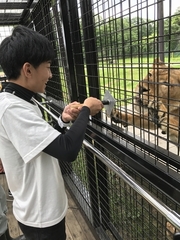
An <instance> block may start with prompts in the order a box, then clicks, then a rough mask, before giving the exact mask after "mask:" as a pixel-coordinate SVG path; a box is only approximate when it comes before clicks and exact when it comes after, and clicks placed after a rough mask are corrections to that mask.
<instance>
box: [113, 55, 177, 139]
mask: <svg viewBox="0 0 180 240" xmlns="http://www.w3.org/2000/svg"><path fill="white" fill-rule="evenodd" d="M135 93H136V95H135V96H134V97H133V104H132V108H133V109H132V110H133V111H132V112H133V113H127V112H125V111H124V112H123V110H116V109H113V110H112V112H111V120H112V121H113V122H115V123H121V124H124V126H127V125H133V126H135V127H139V128H145V129H148V130H150V129H153V130H154V129H157V128H160V129H161V131H162V133H163V134H167V136H168V138H169V139H170V140H171V141H172V142H173V143H178V142H179V125H180V69H176V68H169V67H168V66H167V65H166V64H165V63H164V62H162V61H161V60H159V59H155V60H154V63H153V66H152V70H151V71H149V73H148V74H147V76H146V77H145V78H144V79H143V80H142V81H140V82H139V84H138V85H137V86H136V88H135Z"/></svg>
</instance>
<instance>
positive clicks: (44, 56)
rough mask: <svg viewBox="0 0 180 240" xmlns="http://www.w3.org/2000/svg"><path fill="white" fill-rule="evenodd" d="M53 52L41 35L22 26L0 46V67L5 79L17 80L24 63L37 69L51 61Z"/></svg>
mask: <svg viewBox="0 0 180 240" xmlns="http://www.w3.org/2000/svg"><path fill="white" fill-rule="evenodd" d="M53 58H54V50H53V46H52V45H51V42H50V41H49V40H48V39H47V38H46V37H45V36H43V35H42V34H40V33H38V32H36V31H34V30H32V29H30V28H28V27H25V26H22V25H19V26H17V27H15V28H14V29H13V32H12V34H11V35H10V36H9V37H6V38H5V39H4V40H3V41H2V43H1V44H0V65H1V67H2V69H3V71H4V73H5V75H6V77H7V79H9V80H10V79H17V78H18V77H19V76H20V70H21V68H22V67H23V65H24V63H26V62H28V63H30V64H31V65H32V66H33V67H35V68H37V67H38V66H39V65H40V64H41V63H43V62H46V61H52V60H53Z"/></svg>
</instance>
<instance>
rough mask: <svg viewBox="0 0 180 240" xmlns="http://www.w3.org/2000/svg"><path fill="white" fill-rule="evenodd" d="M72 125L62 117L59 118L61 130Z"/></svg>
mask: <svg viewBox="0 0 180 240" xmlns="http://www.w3.org/2000/svg"><path fill="white" fill-rule="evenodd" d="M70 124H71V122H64V121H63V119H62V117H61V116H60V117H59V118H58V125H59V126H60V127H61V128H63V127H68V126H70Z"/></svg>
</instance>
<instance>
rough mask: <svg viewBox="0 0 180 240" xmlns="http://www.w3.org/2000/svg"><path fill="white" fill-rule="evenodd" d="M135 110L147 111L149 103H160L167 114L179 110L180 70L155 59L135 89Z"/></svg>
mask: <svg viewBox="0 0 180 240" xmlns="http://www.w3.org/2000/svg"><path fill="white" fill-rule="evenodd" d="M135 92H136V95H135V97H134V104H135V109H136V110H137V111H138V112H141V111H142V110H143V111H144V110H145V109H147V107H148V105H149V103H150V102H151V101H161V102H162V103H163V104H164V105H165V106H166V108H167V109H169V112H172V111H174V110H175V109H177V108H179V101H180V70H179V69H175V68H174V69H173V68H170V67H168V66H167V65H165V64H164V63H163V62H162V61H160V60H158V59H155V60H154V64H153V67H152V70H151V71H149V73H148V74H147V76H146V77H145V78H144V79H143V80H142V81H140V83H139V84H138V85H137V87H136V88H135Z"/></svg>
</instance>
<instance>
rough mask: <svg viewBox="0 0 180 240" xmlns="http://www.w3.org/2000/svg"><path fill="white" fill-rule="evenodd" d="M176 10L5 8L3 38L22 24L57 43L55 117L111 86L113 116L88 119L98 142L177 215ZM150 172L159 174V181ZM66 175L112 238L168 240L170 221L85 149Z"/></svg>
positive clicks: (112, 4) (111, 0)
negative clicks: (98, 137) (71, 103)
mask: <svg viewBox="0 0 180 240" xmlns="http://www.w3.org/2000/svg"><path fill="white" fill-rule="evenodd" d="M179 6H180V4H179V3H178V1H176V2H175V1H172V0H165V1H160V0H148V1H143V0H136V1H127V0H121V1H116V0H99V1H94V0H92V1H91V0H87V1H81V0H80V1H70V0H66V1H50V0H43V1H42V0H39V1H20V0H19V1H18V0H12V1H7V0H2V1H1V3H0V34H1V35H0V40H2V39H3V38H4V37H6V36H8V35H9V34H10V32H11V30H12V28H13V26H15V25H17V24H23V25H26V26H28V27H31V28H33V29H34V30H36V31H38V32H40V33H42V34H43V35H45V36H46V37H47V38H48V39H49V40H50V41H51V42H52V44H53V46H54V50H55V55H56V57H55V59H54V61H53V63H52V67H51V69H52V73H53V78H52V79H51V81H49V82H48V85H47V88H46V97H49V98H50V99H51V100H52V101H53V102H54V103H56V104H54V106H55V107H56V108H55V109H56V111H55V110H52V108H51V107H50V109H51V110H52V111H54V112H55V113H56V114H59V112H61V111H62V108H63V106H61V107H60V108H58V107H57V105H58V104H62V103H63V104H64V105H65V104H67V103H69V102H71V101H75V100H77V101H79V102H83V101H84V99H85V98H86V97H87V96H94V97H97V98H100V99H101V100H103V97H104V94H105V91H106V90H109V91H110V93H111V94H112V96H113V97H114V98H115V100H116V103H115V106H114V109H113V113H112V115H111V117H110V116H108V115H107V112H106V110H105V108H104V109H103V110H102V112H101V114H99V115H97V116H95V117H94V118H92V119H91V122H92V123H93V127H94V128H95V129H100V132H102V133H103V134H104V137H102V138H101V143H100V142H96V144H102V145H101V147H102V149H103V151H105V153H106V155H107V156H109V158H110V159H112V160H113V161H114V162H116V164H118V165H119V166H120V167H121V168H123V169H124V170H125V171H126V172H128V173H129V174H130V175H131V176H132V177H133V178H134V179H135V180H136V181H137V182H138V183H139V184H140V185H141V186H143V187H144V188H145V189H146V190H147V191H148V192H150V193H151V194H152V195H153V196H154V197H156V198H158V199H160V200H161V201H162V202H164V203H165V204H166V205H167V206H169V207H170V208H171V209H173V210H174V211H176V212H177V213H179V204H178V201H179V197H178V196H177V195H178V194H177V192H178V191H179V190H180V189H179V169H180V165H179V85H180V83H179V75H180V72H179V71H180V70H179V66H180V62H179V50H180V41H179V19H180V10H179V8H178V7H179ZM0 74H1V76H3V72H2V71H0ZM63 104H62V105H63ZM45 117H46V116H45ZM94 123H95V124H94ZM105 136H106V137H109V139H111V140H113V141H114V142H112V145H113V144H114V145H116V144H117V145H119V151H120V153H118V154H119V155H118V154H115V156H114V155H113V154H114V151H117V149H116V150H114V149H113V151H112V152H111V151H110V150H109V149H110V146H109V145H108V141H109V139H108V140H106V141H105V140H104V139H103V138H105ZM90 141H92V140H90ZM93 141H94V140H93ZM103 141H104V142H103ZM104 146H106V147H107V149H106V148H105V147H104ZM104 149H105V150H104ZM123 154H124V156H123V157H122V155H123ZM132 154H133V157H132V158H134V160H132V158H131V160H127V157H126V156H125V155H129V156H131V155H132ZM119 156H121V157H122V159H121V157H120V158H119ZM129 159H130V157H129ZM133 161H134V162H133ZM140 161H141V162H140ZM135 164H136V165H135ZM64 165H65V166H64ZM143 167H144V168H147V169H146V170H144V168H143ZM138 168H139V169H138ZM141 168H142V169H143V170H142V171H141V170H140V169H141ZM102 169H103V175H101V170H102ZM149 169H150V170H149ZM148 170H149V171H151V172H152V173H154V175H159V177H160V178H154V179H155V180H154V179H153V177H151V176H150V174H149V172H148ZM62 171H64V174H65V175H64V176H65V179H66V181H67V182H69V184H70V185H71V187H72V190H73V192H74V194H75V195H76V194H77V198H78V200H79V202H80V204H81V206H82V208H83V210H84V211H85V212H86V214H87V215H88V217H89V219H90V221H91V222H92V223H93V224H94V226H95V227H96V228H97V229H99V228H100V224H99V223H101V224H102V225H101V227H102V228H103V229H105V230H106V231H105V232H106V237H107V238H108V237H109V239H120V237H121V238H122V239H172V237H173V234H174V232H175V228H174V227H173V226H172V224H170V223H169V222H168V221H167V219H165V218H164V217H163V216H162V215H161V214H160V213H158V212H157V211H156V210H155V209H154V208H153V207H152V206H151V205H150V204H149V203H148V202H147V201H146V200H145V199H143V198H142V197H141V196H139V195H138V194H137V193H136V192H135V191H134V190H133V189H131V187H130V186H127V184H126V183H125V182H123V181H122V179H120V178H119V177H118V176H116V174H114V173H113V172H112V171H111V170H109V169H104V166H102V163H101V162H100V161H99V160H98V159H96V158H95V157H94V156H93V155H92V154H91V153H89V152H88V151H87V150H86V149H82V151H81V153H80V154H79V157H78V159H77V161H76V162H75V163H73V164H64V163H63V167H62ZM143 171H144V172H143ZM154 175H153V176H154ZM156 179H158V180H157V186H156ZM159 179H160V180H161V181H162V182H161V183H160V184H159ZM164 179H165V180H166V182H167V184H168V182H169V185H167V186H168V187H167V186H166V182H163V180H164ZM72 183H73V184H74V185H72ZM158 184H159V185H158ZM167 189H169V190H167ZM175 190H177V192H175ZM171 191H172V192H171ZM174 192H175V193H174ZM102 196H106V198H105V199H103V197H102ZM106 201H107V202H106ZM105 206H106V207H107V208H106V207H105ZM107 210H108V211H107ZM107 226H109V227H107ZM100 235H101V233H100ZM102 239H103V237H102ZM104 239H105V237H104Z"/></svg>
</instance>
